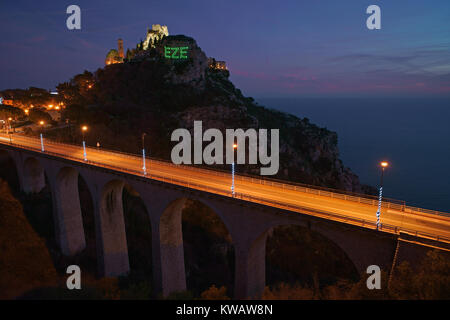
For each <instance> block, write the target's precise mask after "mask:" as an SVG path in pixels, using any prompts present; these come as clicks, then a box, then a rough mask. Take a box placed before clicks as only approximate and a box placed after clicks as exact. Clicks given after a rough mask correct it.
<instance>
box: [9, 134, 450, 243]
mask: <svg viewBox="0 0 450 320" xmlns="http://www.w3.org/2000/svg"><path fill="white" fill-rule="evenodd" d="M0 144H4V145H10V146H16V147H18V148H24V149H29V150H33V151H38V152H40V141H39V139H35V138H31V137H25V136H21V135H13V136H12V143H11V142H10V138H9V137H8V136H7V135H4V134H0ZM45 153H47V154H49V155H52V156H55V157H60V158H66V159H70V160H74V161H79V162H82V163H86V162H85V161H84V160H83V150H82V147H81V146H75V145H70V144H62V143H56V142H51V141H48V140H45ZM87 157H88V160H89V161H88V162H87V163H88V164H90V165H94V166H100V167H106V168H110V169H113V170H116V171H122V172H127V173H130V174H134V175H139V176H141V177H143V172H142V158H141V157H139V156H137V155H136V156H135V155H129V154H124V153H119V152H113V151H107V150H102V149H96V148H88V149H87ZM145 177H146V178H148V179H156V180H161V181H165V182H169V183H173V184H177V185H182V186H186V187H189V188H193V189H198V190H203V191H207V192H211V193H216V194H220V195H224V196H230V197H231V190H230V183H231V176H230V174H226V173H224V172H220V171H213V170H207V169H199V168H194V167H189V166H184V165H174V164H171V163H167V162H164V161H158V160H150V159H149V160H148V162H147V176H145ZM235 190H236V197H237V198H239V199H243V200H246V201H251V202H256V203H259V204H263V205H268V206H272V207H278V208H282V209H287V210H289V211H295V212H301V213H304V214H310V215H315V216H319V217H325V218H328V219H332V220H336V221H341V222H345V223H349V224H354V225H360V226H363V227H366V228H371V229H375V228H376V224H375V222H376V216H375V213H376V211H377V207H376V206H377V202H376V201H375V200H373V199H371V198H367V197H364V196H361V197H358V196H350V195H345V194H341V193H335V192H330V191H324V190H320V189H314V188H306V187H302V186H297V185H294V184H289V183H278V182H273V181H270V180H263V179H259V178H250V177H245V176H239V175H237V176H236V186H235ZM381 222H382V229H381V231H384V232H389V233H396V234H399V233H400V232H406V233H409V234H413V235H417V236H421V237H426V238H431V239H435V240H438V241H444V242H450V214H448V213H444V212H436V211H431V210H426V209H421V208H414V207H406V206H404V205H401V204H398V203H393V202H384V203H383V206H382V212H381Z"/></svg>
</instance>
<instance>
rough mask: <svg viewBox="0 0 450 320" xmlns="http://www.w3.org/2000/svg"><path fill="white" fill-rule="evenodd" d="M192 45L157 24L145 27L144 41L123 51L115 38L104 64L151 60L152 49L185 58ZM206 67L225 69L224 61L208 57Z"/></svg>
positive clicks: (166, 56) (190, 42)
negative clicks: (170, 34)
mask: <svg viewBox="0 0 450 320" xmlns="http://www.w3.org/2000/svg"><path fill="white" fill-rule="evenodd" d="M191 45H192V41H191V38H188V37H184V36H179V35H178V36H169V29H168V27H167V26H161V25H159V24H154V25H152V28H151V29H149V28H147V34H146V37H145V40H144V41H141V42H139V43H138V44H137V45H136V47H135V48H132V49H127V51H126V52H125V51H124V46H123V40H122V39H118V40H117V49H111V50H109V51H108V53H107V54H106V58H105V65H106V66H108V65H111V64H116V63H124V62H125V63H126V62H133V61H142V60H145V59H148V60H151V59H154V58H155V56H154V55H152V53H153V52H154V50H156V52H158V53H160V54H161V55H162V56H164V57H165V58H166V59H171V60H186V59H189V58H190V55H189V49H190V47H191ZM208 67H209V68H211V69H216V70H227V66H226V62H225V61H217V60H216V59H214V58H208Z"/></svg>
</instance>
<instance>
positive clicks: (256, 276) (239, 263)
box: [234, 232, 268, 299]
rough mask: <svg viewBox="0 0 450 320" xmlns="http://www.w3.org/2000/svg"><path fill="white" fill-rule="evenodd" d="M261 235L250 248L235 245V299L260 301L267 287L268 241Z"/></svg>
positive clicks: (264, 235)
mask: <svg viewBox="0 0 450 320" xmlns="http://www.w3.org/2000/svg"><path fill="white" fill-rule="evenodd" d="M267 235H268V232H264V233H263V234H262V235H260V236H259V237H258V238H257V239H256V240H255V241H254V242H253V243H252V244H251V246H250V247H247V246H246V247H243V246H241V245H240V244H239V243H235V252H236V264H235V279H234V281H235V285H234V288H235V289H234V298H235V299H248V298H250V299H260V298H261V296H262V294H263V292H264V287H265V285H266V240H267Z"/></svg>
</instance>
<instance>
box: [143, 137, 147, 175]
mask: <svg viewBox="0 0 450 320" xmlns="http://www.w3.org/2000/svg"><path fill="white" fill-rule="evenodd" d="M146 135H147V134H146V133H145V132H144V133H143V134H142V170H144V175H146V174H147V168H146V167H145V143H144V142H145V136H146Z"/></svg>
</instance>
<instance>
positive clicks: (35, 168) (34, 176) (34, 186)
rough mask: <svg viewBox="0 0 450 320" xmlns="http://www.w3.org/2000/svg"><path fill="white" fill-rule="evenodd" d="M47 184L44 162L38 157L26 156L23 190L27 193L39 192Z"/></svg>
mask: <svg viewBox="0 0 450 320" xmlns="http://www.w3.org/2000/svg"><path fill="white" fill-rule="evenodd" d="M45 185H46V183H45V170H44V167H43V166H42V164H41V163H40V162H39V160H38V159H37V158H34V157H28V158H26V159H25V161H24V162H23V191H24V192H25V193H27V194H30V193H39V192H40V191H41V190H42V189H44V187H45Z"/></svg>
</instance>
